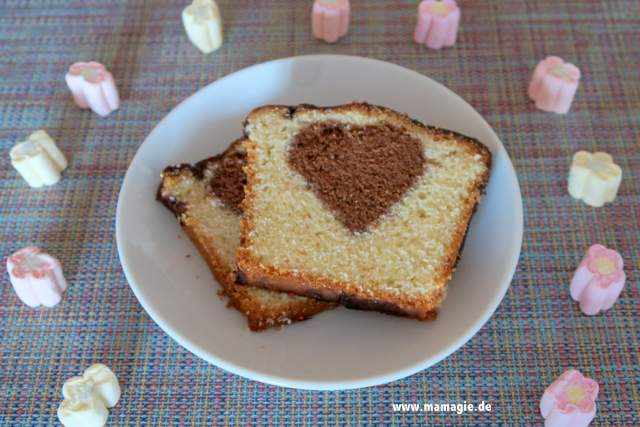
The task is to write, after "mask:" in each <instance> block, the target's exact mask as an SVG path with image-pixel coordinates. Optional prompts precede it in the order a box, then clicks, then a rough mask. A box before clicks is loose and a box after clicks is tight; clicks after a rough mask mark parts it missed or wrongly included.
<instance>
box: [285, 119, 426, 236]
mask: <svg viewBox="0 0 640 427" xmlns="http://www.w3.org/2000/svg"><path fill="white" fill-rule="evenodd" d="M425 164H426V162H425V157H424V153H423V148H422V143H421V142H420V141H419V140H418V139H417V138H415V137H413V136H411V135H410V134H409V133H407V132H405V131H404V130H402V129H400V128H397V127H395V126H393V125H391V124H376V125H368V126H356V125H346V124H342V123H337V122H322V123H315V124H312V125H310V126H307V127H305V128H303V129H301V130H300V131H299V132H298V134H297V135H296V136H295V139H294V141H293V142H292V143H291V147H290V148H289V165H290V167H291V168H292V169H293V170H295V171H296V172H298V173H299V174H301V175H302V176H303V177H304V178H305V179H306V180H307V182H309V184H310V186H311V188H312V189H313V191H314V193H315V194H316V196H317V197H318V198H319V199H320V200H321V201H322V202H323V203H324V204H325V205H326V206H328V207H329V208H330V209H331V210H332V211H333V212H334V215H335V216H336V218H337V219H338V220H339V221H340V222H342V224H344V226H345V227H347V228H348V229H349V230H351V231H352V232H363V231H366V230H367V229H368V228H369V227H370V226H371V225H372V224H373V223H375V222H376V221H377V220H378V218H380V216H382V215H383V214H384V213H386V212H387V211H388V210H389V208H390V207H391V206H393V204H395V203H396V202H398V201H399V200H400V199H402V197H403V196H404V194H405V193H406V192H407V190H409V189H410V188H411V187H412V186H413V185H414V184H415V182H416V180H417V178H418V177H419V176H421V175H422V174H423V173H424V169H425Z"/></svg>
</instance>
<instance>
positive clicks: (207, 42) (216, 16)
mask: <svg viewBox="0 0 640 427" xmlns="http://www.w3.org/2000/svg"><path fill="white" fill-rule="evenodd" d="M182 23H183V24H184V29H185V31H186V33H187V36H188V37H189V40H191V43H193V44H194V45H195V46H196V47H197V48H198V49H200V51H201V52H202V53H210V52H213V51H214V50H216V49H218V48H219V47H220V46H222V18H220V9H219V8H218V4H217V3H216V2H215V0H193V3H191V4H190V5H189V6H187V7H185V8H184V10H183V11H182Z"/></svg>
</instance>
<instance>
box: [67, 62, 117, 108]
mask: <svg viewBox="0 0 640 427" xmlns="http://www.w3.org/2000/svg"><path fill="white" fill-rule="evenodd" d="M65 79H66V81H67V86H69V89H70V90H71V94H72V95H73V100H74V101H75V103H76V105H77V106H78V107H80V108H91V109H92V110H93V111H94V112H95V113H97V114H99V115H101V116H102V117H105V116H108V115H109V113H111V112H112V111H114V110H117V109H118V107H119V106H120V97H119V96H118V89H117V88H116V83H115V81H114V80H113V76H112V75H111V73H110V72H109V71H108V70H107V69H106V68H105V66H104V65H102V64H100V63H98V62H76V63H75V64H73V65H72V66H71V67H69V72H68V73H67V75H66V76H65Z"/></svg>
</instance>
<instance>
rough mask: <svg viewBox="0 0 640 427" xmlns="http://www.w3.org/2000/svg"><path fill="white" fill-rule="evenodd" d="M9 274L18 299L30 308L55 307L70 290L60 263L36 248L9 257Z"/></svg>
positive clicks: (23, 250)
mask: <svg viewBox="0 0 640 427" xmlns="http://www.w3.org/2000/svg"><path fill="white" fill-rule="evenodd" d="M7 272H8V273H9V279H10V281H11V284H12V285H13V289H14V290H15V291H16V294H17V295H18V298H20V299H21V300H22V302H24V303H25V304H27V305H28V306H29V307H38V306H40V305H44V306H46V307H53V306H54V305H56V304H58V303H59V302H60V300H61V299H62V293H63V292H64V290H65V289H66V288H67V282H66V280H65V279H64V276H63V275H62V266H61V265H60V263H59V262H58V260H56V259H55V258H53V257H52V256H50V255H47V254H44V253H41V252H40V249H38V248H36V247H26V248H24V249H20V250H19V251H17V252H16V253H14V254H13V255H11V256H10V257H9V258H7Z"/></svg>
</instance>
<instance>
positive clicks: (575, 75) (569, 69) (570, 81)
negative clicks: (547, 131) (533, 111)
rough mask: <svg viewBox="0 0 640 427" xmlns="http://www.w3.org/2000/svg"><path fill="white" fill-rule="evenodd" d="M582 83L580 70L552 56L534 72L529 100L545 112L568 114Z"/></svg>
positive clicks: (542, 62)
mask: <svg viewBox="0 0 640 427" xmlns="http://www.w3.org/2000/svg"><path fill="white" fill-rule="evenodd" d="M579 83H580V70H579V69H578V67H576V66H575V65H573V64H570V63H567V62H564V60H562V58H558V57H557V56H550V57H548V58H546V59H545V60H543V61H541V62H540V63H539V64H538V65H537V66H536V68H535V70H534V71H533V77H532V79H531V83H530V84H529V98H531V99H532V100H533V101H535V103H536V107H538V108H539V109H541V110H544V111H551V112H554V113H558V114H566V113H567V112H569V109H570V108H571V104H572V103H573V98H574V96H575V94H576V91H577V90H578V84H579Z"/></svg>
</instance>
